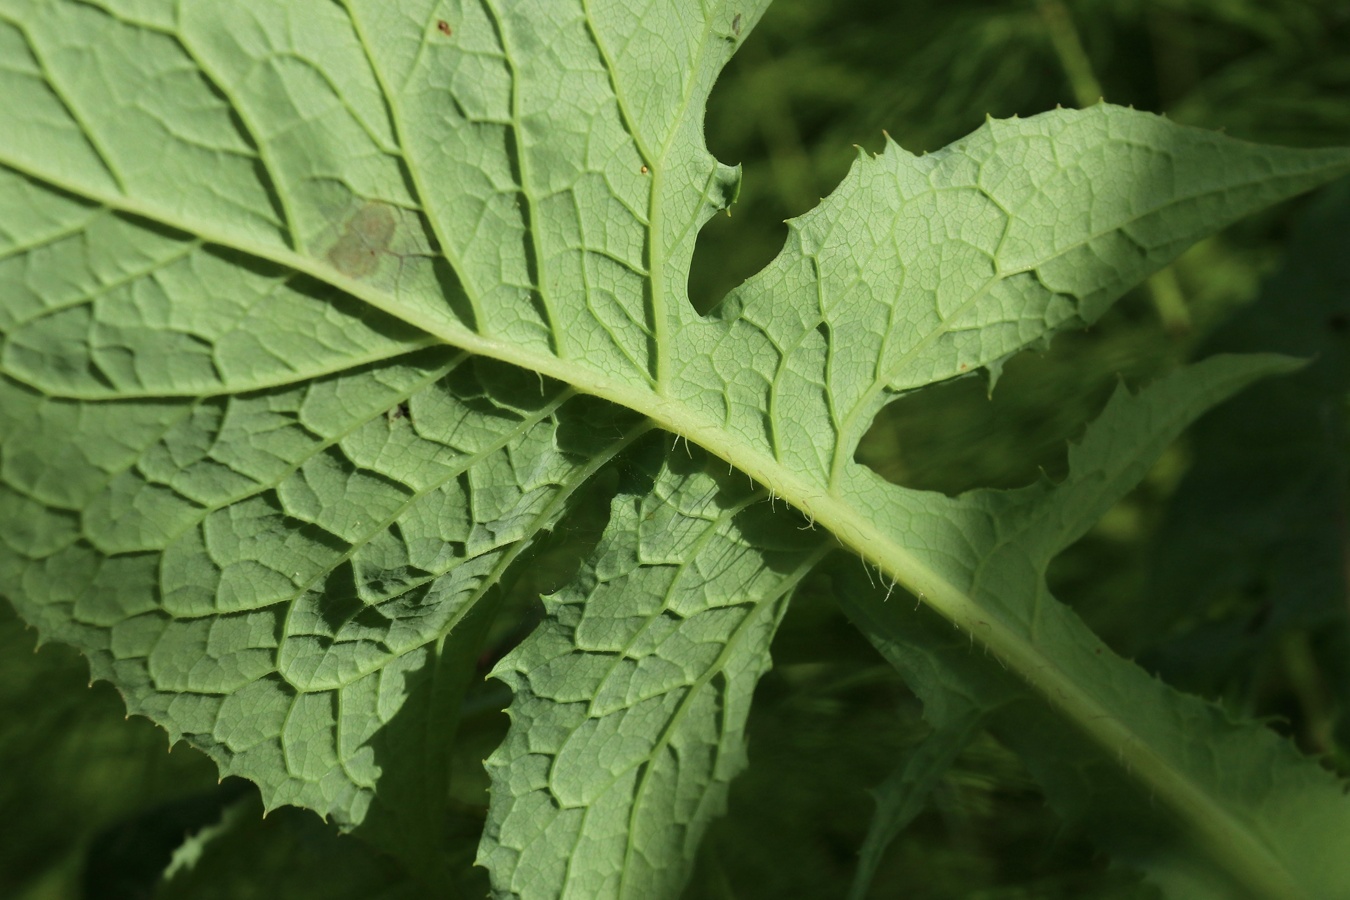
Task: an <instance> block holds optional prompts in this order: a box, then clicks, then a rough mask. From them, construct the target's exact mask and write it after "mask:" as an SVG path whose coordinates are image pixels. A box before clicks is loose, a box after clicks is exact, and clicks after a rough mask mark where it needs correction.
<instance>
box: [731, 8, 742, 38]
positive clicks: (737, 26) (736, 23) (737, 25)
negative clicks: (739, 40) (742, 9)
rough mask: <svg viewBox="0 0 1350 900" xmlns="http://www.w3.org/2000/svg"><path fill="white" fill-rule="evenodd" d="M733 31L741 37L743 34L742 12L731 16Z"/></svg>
mask: <svg viewBox="0 0 1350 900" xmlns="http://www.w3.org/2000/svg"><path fill="white" fill-rule="evenodd" d="M731 33H732V34H734V35H736V37H740V36H741V14H740V13H736V15H734V16H732V17H731Z"/></svg>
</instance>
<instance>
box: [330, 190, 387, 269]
mask: <svg viewBox="0 0 1350 900" xmlns="http://www.w3.org/2000/svg"><path fill="white" fill-rule="evenodd" d="M395 224H396V223H395V222H394V213H393V212H392V211H391V210H390V209H389V207H388V206H385V205H383V204H381V203H367V204H366V205H365V206H363V207H361V208H360V209H359V210H357V211H356V215H354V216H352V218H351V220H350V221H349V222H347V224H346V225H345V226H344V227H343V229H342V236H341V237H339V238H338V241H337V243H336V244H334V245H333V247H332V249H330V250H329V251H328V261H329V262H330V263H332V264H333V268H335V269H337V270H338V271H339V272H341V273H342V274H343V275H346V276H347V277H348V278H365V277H366V276H368V275H370V274H371V273H372V272H374V271H375V269H376V268H377V267H378V266H379V264H380V254H382V253H384V252H385V251H386V250H388V249H389V241H390V240H391V239H392V238H393V236H394V228H395Z"/></svg>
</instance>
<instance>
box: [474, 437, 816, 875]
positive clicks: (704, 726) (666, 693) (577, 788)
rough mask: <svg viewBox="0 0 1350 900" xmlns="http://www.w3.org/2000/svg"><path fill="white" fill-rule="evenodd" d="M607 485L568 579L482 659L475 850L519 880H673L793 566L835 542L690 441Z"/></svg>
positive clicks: (760, 664)
mask: <svg viewBox="0 0 1350 900" xmlns="http://www.w3.org/2000/svg"><path fill="white" fill-rule="evenodd" d="M657 449H658V450H661V451H665V453H664V454H663V455H665V456H666V462H665V464H664V465H661V464H660V462H659V457H658V460H657V465H658V466H659V471H655V472H647V473H643V474H644V476H645V477H644V478H643V480H644V481H645V482H646V484H639V485H633V486H630V487H629V488H628V489H627V490H625V491H623V492H621V494H620V496H619V497H618V498H616V500H615V501H614V505H613V509H612V511H611V517H610V525H609V529H608V531H606V533H605V538H604V540H603V541H602V542H601V544H600V546H599V547H597V548H596V551H595V554H594V556H593V557H592V558H591V559H590V560H589V561H588V562H587V564H586V565H585V566H584V567H583V569H582V571H581V573H580V574H579V575H578V577H577V581H576V582H575V584H574V585H573V586H571V587H569V588H567V589H565V590H563V591H562V592H560V593H559V594H557V595H555V596H553V597H550V598H546V604H547V607H548V617H547V618H546V619H545V621H544V623H543V624H542V625H541V626H540V628H539V629H538V630H537V631H535V633H534V634H532V635H531V636H530V637H529V638H528V639H527V640H526V641H525V642H524V643H523V644H522V645H521V646H520V647H519V648H517V649H516V650H515V651H514V652H513V653H512V654H511V655H510V656H508V657H507V658H506V659H504V660H502V662H501V663H500V664H499V665H498V667H497V669H496V670H495V671H494V673H493V674H494V675H496V676H497V677H499V678H502V679H503V680H504V681H506V683H507V684H509V685H510V686H511V688H512V690H513V691H514V692H515V701H514V702H513V703H512V705H511V718H512V726H511V731H510V733H509V734H508V735H507V738H506V741H505V742H504V743H503V744H502V746H501V748H500V749H499V750H498V751H497V752H496V753H495V754H493V756H492V758H491V759H490V760H488V770H489V771H490V772H491V773H492V775H493V791H494V795H495V799H494V803H493V807H492V815H491V817H490V818H489V821H488V825H487V830H486V832H485V834H484V849H483V853H482V857H481V861H482V863H483V864H484V865H486V866H487V867H488V868H489V869H491V870H492V873H493V881H494V885H495V886H496V887H497V889H498V891H499V892H501V893H504V894H511V895H516V896H521V897H550V896H565V897H588V898H589V897H668V896H674V895H675V894H677V893H678V891H679V889H680V887H681V886H682V885H683V884H684V881H685V879H686V878H687V877H688V873H689V870H690V867H691V866H692V864H693V860H694V855H695V852H696V851H697V849H698V843H699V839H700V838H701V837H702V835H703V832H704V830H705V828H706V827H707V825H708V823H709V822H710V821H711V819H712V818H713V817H715V816H718V815H721V813H722V812H723V810H724V808H725V805H726V800H725V798H726V791H727V785H728V783H729V782H730V781H731V779H732V777H733V776H734V775H735V774H736V773H737V772H739V771H740V769H741V768H742V767H743V766H744V765H745V747H744V736H743V733H744V728H745V719H746V715H747V714H748V713H749V710H750V698H751V695H752V694H753V692H754V688H755V683H756V682H757V681H758V680H759V677H760V675H762V674H763V673H764V671H765V670H766V669H768V667H769V642H770V640H771V639H772V637H773V633H774V630H775V629H776V628H777V625H778V621H779V619H780V618H781V617H782V614H783V610H784V607H785V605H786V603H787V600H788V596H789V594H790V592H791V591H792V589H793V588H794V587H795V586H796V584H797V582H798V581H799V580H800V579H801V578H802V576H804V575H805V574H806V573H807V572H809V571H810V570H811V568H813V567H814V566H815V564H816V563H817V562H819V560H820V558H821V557H822V556H823V555H824V554H825V553H826V552H827V551H828V550H829V549H830V546H831V545H830V543H829V542H828V541H827V540H826V539H825V538H824V536H822V535H821V534H819V533H816V532H814V531H812V530H810V529H800V528H798V527H797V524H798V523H796V522H794V521H793V520H792V518H790V517H784V516H782V515H779V514H775V512H774V511H773V509H772V507H771V504H770V502H769V500H768V498H767V496H766V494H765V492H764V491H763V490H762V489H759V490H756V489H754V487H753V486H752V485H750V484H748V483H747V482H746V480H745V479H744V477H742V476H740V475H738V474H727V472H726V470H725V469H723V470H722V472H721V473H720V474H719V473H718V472H717V469H718V463H717V462H716V461H713V460H709V459H708V458H707V457H706V455H705V454H704V453H703V452H702V451H699V452H697V453H692V452H691V453H690V454H689V455H685V453H684V452H683V451H680V450H676V451H670V450H669V449H668V447H667V446H665V445H662V446H660V447H658V448H657Z"/></svg>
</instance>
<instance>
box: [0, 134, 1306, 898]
mask: <svg viewBox="0 0 1350 900" xmlns="http://www.w3.org/2000/svg"><path fill="white" fill-rule="evenodd" d="M0 165H3V166H6V167H8V168H10V169H11V170H13V171H17V172H22V173H23V174H26V175H29V176H30V177H32V178H34V179H36V180H38V181H42V182H45V183H47V184H50V185H52V186H54V187H58V188H61V189H62V190H65V191H68V192H70V193H72V194H75V195H76V196H83V197H86V198H88V199H90V200H92V201H94V202H98V203H101V204H103V205H105V206H108V207H110V208H112V209H117V210H119V211H122V212H125V213H128V214H131V215H135V216H139V217H142V218H145V219H148V220H150V221H154V222H159V223H162V224H165V225H168V226H169V227H172V228H178V229H181V230H183V231H185V232H187V233H189V234H195V235H196V236H198V237H200V238H201V239H202V240H203V241H205V242H207V243H214V244H219V245H221V246H226V247H232V248H233V249H235V250H238V251H240V252H243V253H248V254H252V255H254V256H257V257H258V258H260V259H264V260H268V261H270V262H273V263H275V264H277V265H279V266H285V267H290V268H293V269H296V270H297V271H301V272H304V273H305V274H308V275H311V276H312V277H314V278H316V279H318V280H320V281H323V282H327V283H328V284H331V285H333V286H334V287H337V288H339V289H341V290H343V291H346V292H347V293H349V294H350V295H352V296H353V297H356V298H357V299H360V300H362V301H363V302H366V303H369V304H370V305H371V306H372V307H374V308H376V309H379V310H382V311H384V312H386V313H388V314H390V315H392V316H395V317H396V318H400V319H402V320H403V321H405V322H407V323H408V324H410V325H413V326H415V327H417V328H420V329H422V330H423V331H425V332H427V333H428V334H431V335H434V336H436V337H438V338H440V339H441V340H443V341H444V342H446V343H447V344H450V345H451V346H456V347H460V348H462V349H464V350H468V351H469V352H472V353H478V354H481V355H484V356H489V357H492V358H494V359H498V360H501V361H503V362H507V363H510V364H512V365H516V366H519V367H521V368H525V369H529V370H532V371H535V372H538V373H540V374H542V375H546V376H548V377H550V378H554V379H557V380H559V381H562V382H565V383H568V384H570V385H572V386H573V387H574V388H576V389H577V390H578V391H581V392H582V393H587V394H593V395H595V396H597V397H601V398H603V399H606V400H609V401H611V402H613V403H617V404H619V405H621V406H625V407H628V408H629V409H632V410H635V411H637V412H640V413H642V414H644V415H646V416H647V417H648V418H650V419H651V420H652V421H654V422H655V423H656V424H657V425H658V426H660V427H662V428H664V429H666V430H668V431H671V432H673V433H674V434H677V435H680V436H682V437H684V438H686V439H687V440H691V441H693V442H694V443H696V444H699V445H700V446H702V447H703V448H705V449H706V450H708V451H709V452H710V453H712V454H714V455H716V456H718V457H720V458H721V459H723V460H725V461H726V462H727V463H729V464H731V465H732V466H734V467H735V468H738V469H740V470H741V471H742V472H744V473H745V474H746V475H748V476H749V477H750V478H752V479H754V480H755V481H756V482H758V483H759V484H761V485H763V486H765V487H767V488H769V489H770V490H772V491H773V492H774V493H775V494H776V495H777V496H779V497H781V498H782V499H783V500H785V501H786V502H788V503H790V504H792V505H793V506H795V507H797V509H799V510H800V511H802V512H803V513H805V514H807V515H808V516H809V517H810V518H811V519H812V520H813V521H814V522H817V523H819V524H820V525H821V526H823V527H824V528H826V529H827V530H828V531H830V532H831V533H832V534H833V535H834V536H835V538H836V539H838V540H839V542H840V543H841V544H843V545H844V546H845V547H847V548H848V549H850V550H851V551H853V552H854V553H856V554H857V555H858V556H860V557H861V558H863V559H864V560H865V561H867V562H869V563H871V564H873V565H875V566H876V567H877V568H878V569H879V570H881V571H882V572H883V573H884V574H885V575H886V576H887V577H889V578H891V579H892V580H894V581H895V583H896V584H899V585H901V586H902V587H904V588H906V589H907V590H909V591H911V592H912V593H914V594H916V595H917V596H919V597H920V599H922V600H923V601H924V602H926V603H928V605H929V606H930V607H931V608H933V609H934V610H935V611H936V612H937V613H939V614H940V615H942V616H943V617H944V618H946V619H947V620H948V621H950V622H952V623H953V624H954V625H956V626H957V627H959V628H961V629H963V630H965V631H966V632H967V633H969V634H970V635H971V639H972V641H974V640H978V641H979V642H980V643H981V644H983V645H984V646H985V647H987V648H988V650H989V651H991V652H992V653H993V654H994V655H995V656H996V657H997V658H998V659H999V660H1000V661H1001V662H1002V663H1003V664H1004V665H1005V666H1006V667H1007V668H1009V669H1010V670H1012V671H1013V672H1014V673H1016V674H1017V675H1018V676H1020V677H1021V678H1022V679H1023V680H1024V681H1025V682H1026V683H1027V684H1028V685H1029V686H1031V687H1032V688H1033V689H1034V690H1036V691H1037V692H1039V693H1040V694H1041V695H1042V696H1043V697H1045V699H1046V700H1047V702H1049V703H1050V704H1051V705H1053V706H1056V707H1058V708H1059V709H1061V710H1062V711H1063V712H1064V714H1065V715H1066V716H1067V717H1068V718H1070V719H1072V720H1073V721H1074V722H1075V723H1076V724H1077V725H1078V727H1079V728H1081V729H1082V730H1083V731H1084V732H1085V733H1087V734H1088V735H1089V736H1090V737H1092V738H1093V739H1094V740H1095V741H1097V742H1098V743H1099V744H1100V745H1101V746H1102V747H1104V748H1107V749H1108V750H1109V752H1110V753H1111V754H1112V755H1115V754H1120V755H1121V756H1123V757H1126V758H1128V760H1129V769H1130V772H1131V773H1132V774H1136V775H1137V777H1138V779H1139V780H1141V781H1143V782H1144V783H1145V784H1146V785H1147V787H1148V788H1149V789H1150V791H1151V792H1152V794H1153V796H1154V797H1156V798H1158V799H1159V800H1160V801H1162V802H1164V803H1166V804H1167V805H1168V806H1169V807H1171V808H1172V809H1173V810H1175V811H1176V813H1177V814H1178V816H1179V817H1180V818H1182V819H1184V820H1186V821H1188V822H1190V823H1191V824H1192V825H1193V826H1194V828H1195V829H1196V833H1197V834H1199V835H1201V836H1202V837H1203V842H1204V844H1205V845H1206V846H1207V848H1209V849H1210V850H1211V851H1212V854H1213V856H1214V858H1215V859H1216V860H1218V861H1220V862H1221V863H1222V864H1224V865H1225V866H1226V867H1228V868H1229V869H1230V871H1232V872H1233V875H1234V877H1235V878H1236V879H1237V880H1238V882H1239V883H1242V884H1247V885H1251V886H1253V887H1254V888H1255V889H1257V890H1258V891H1260V892H1263V893H1264V895H1265V896H1269V897H1272V898H1290V900H1296V898H1297V900H1301V898H1303V896H1304V895H1303V894H1302V893H1301V892H1300V890H1299V888H1298V886H1297V882H1296V881H1295V880H1294V879H1293V877H1292V876H1291V875H1290V874H1289V873H1288V872H1287V871H1286V870H1285V868H1284V867H1283V866H1282V865H1281V864H1280V863H1279V861H1278V860H1276V859H1275V858H1274V857H1273V856H1272V855H1271V854H1270V852H1269V851H1268V849H1267V848H1266V847H1265V846H1264V845H1263V844H1262V843H1261V841H1260V840H1258V839H1257V838H1256V836H1254V835H1252V834H1251V833H1249V832H1248V831H1247V829H1245V828H1244V827H1243V826H1242V824H1241V823H1240V822H1237V821H1234V820H1232V819H1231V818H1230V816H1229V815H1228V813H1227V811H1226V810H1224V808H1223V807H1222V806H1221V805H1219V804H1218V803H1216V802H1215V801H1214V800H1213V799H1212V798H1211V797H1210V796H1209V795H1208V794H1207V793H1206V792H1205V791H1204V790H1203V789H1202V788H1200V787H1199V786H1198V785H1195V784H1192V783H1191V782H1190V781H1189V780H1188V779H1186V778H1185V777H1184V775H1183V774H1182V773H1180V772H1178V771H1176V770H1175V769H1174V768H1173V767H1172V766H1170V765H1169V764H1168V763H1167V762H1166V760H1164V759H1163V758H1162V757H1160V756H1159V755H1158V754H1156V753H1155V752H1153V751H1151V750H1148V749H1146V748H1147V745H1146V744H1145V743H1144V741H1142V740H1141V739H1140V738H1139V737H1138V736H1136V735H1135V734H1134V733H1133V732H1131V731H1130V730H1129V729H1128V728H1126V727H1125V726H1124V725H1123V724H1121V723H1120V722H1119V721H1118V720H1117V719H1116V718H1115V717H1114V715H1113V714H1112V712H1111V710H1110V709H1109V708H1108V707H1106V706H1104V705H1102V704H1101V703H1100V702H1099V701H1098V700H1097V699H1096V698H1095V697H1093V696H1092V695H1091V694H1090V693H1088V692H1087V691H1086V690H1084V689H1083V688H1082V687H1080V686H1079V685H1076V684H1074V683H1073V682H1072V681H1071V680H1069V679H1068V678H1067V677H1065V676H1064V675H1063V673H1061V672H1060V670H1059V668H1058V666H1057V665H1056V664H1055V661H1054V660H1053V659H1051V658H1050V657H1048V656H1046V655H1044V654H1043V653H1041V652H1040V651H1039V650H1038V649H1036V648H1035V647H1034V646H1032V645H1031V644H1030V643H1029V642H1028V641H1027V640H1026V639H1024V638H1023V637H1021V636H1020V635H1018V634H1016V633H1015V632H1013V631H1012V630H1011V629H1010V628H1008V627H1007V626H1006V625H1004V624H1002V623H1001V622H1000V621H999V620H998V619H997V617H992V616H990V615H989V614H988V613H987V612H986V611H985V610H983V609H981V608H980V606H979V605H978V604H976V603H975V602H974V600H972V599H971V598H970V597H968V596H967V595H966V594H965V593H964V592H962V591H961V590H960V589H958V588H957V587H956V586H955V585H953V584H951V583H950V582H948V581H947V580H945V579H943V578H942V577H941V576H939V575H938V574H937V573H936V572H934V571H933V570H932V569H930V568H929V567H928V566H926V565H924V564H923V563H921V562H920V561H919V560H917V559H916V558H915V557H914V556H913V555H912V554H910V553H909V551H908V550H906V549H905V548H904V547H903V546H901V545H900V544H899V543H897V542H895V541H894V540H893V539H891V538H890V537H889V536H887V535H886V534H884V533H883V532H882V531H881V529H879V528H878V527H877V526H876V525H875V524H874V523H872V522H870V521H869V520H868V519H866V518H865V517H863V516H861V515H859V513H858V512H857V510H855V509H853V508H852V507H850V506H848V505H847V504H846V503H844V502H843V501H842V500H841V499H840V498H838V497H837V496H833V495H831V494H830V493H828V492H827V491H826V489H825V488H824V487H823V486H821V485H818V484H814V483H811V482H808V481H806V480H805V479H804V478H802V477H801V476H800V475H798V474H797V473H794V472H792V471H790V470H788V469H787V468H786V467H785V466H783V465H782V464H781V463H779V462H778V461H777V460H776V459H773V458H772V457H771V456H769V455H767V454H765V453H763V452H761V451H758V450H756V449H755V448H753V447H749V446H746V445H743V444H737V443H736V442H735V441H734V440H729V439H728V438H729V435H728V433H727V432H726V430H725V429H723V428H722V427H721V426H720V425H719V424H718V423H717V422H715V421H713V420H711V419H706V418H704V417H703V416H701V415H698V414H697V413H694V412H693V411H692V410H690V409H689V408H688V407H687V406H685V405H684V404H683V403H680V402H679V401H676V400H673V399H671V398H669V397H664V396H661V395H658V394H656V393H655V392H653V391H651V390H647V389H643V388H635V387H634V386H633V382H632V381H631V380H623V379H617V378H608V377H606V376H604V375H601V374H599V373H596V372H593V371H590V370H588V369H586V368H584V367H583V366H581V365H579V364H577V363H572V362H567V361H564V360H561V359H558V358H557V357H553V356H549V355H546V354H542V353H538V352H537V351H534V350H531V349H528V348H525V347H521V346H519V345H516V344H512V343H510V342H509V341H503V340H499V339H496V338H491V337H485V336H482V335H479V334H475V333H474V332H471V331H469V330H468V329H466V328H464V327H463V326H462V325H460V324H459V323H458V322H456V321H455V320H454V319H452V318H451V317H450V316H449V315H448V314H447V315H444V316H435V315H433V314H432V311H431V309H430V308H429V307H428V308H427V309H412V308H407V307H405V306H402V305H400V304H399V303H398V302H397V301H396V299H395V298H392V297H389V296H387V295H385V294H383V293H381V292H379V291H376V290H374V289H372V288H371V286H370V285H368V284H365V283H364V282H360V281H357V280H355V279H351V278H348V277H346V276H344V275H341V274H340V273H338V272H335V271H334V270H332V269H331V268H329V267H328V266H326V265H323V264H321V263H320V262H319V261H318V260H314V259H310V258H307V257H303V256H300V255H299V254H297V253H294V252H292V251H290V250H288V249H286V248H284V247H278V246H276V245H270V246H269V245H264V244H260V243H258V242H256V241H249V240H241V239H239V237H238V236H235V235H229V234H226V233H223V232H219V231H217V230H215V229H212V228H210V227H207V226H205V225H203V224H202V223H190V224H188V223H182V222H177V221H175V220H174V218H173V217H171V216H165V215H164V214H163V211H162V210H160V209H158V208H156V207H154V206H151V205H148V204H143V203H138V202H137V201H135V200H132V199H129V198H125V197H118V196H111V195H105V194H102V193H100V192H95V191H90V190H89V189H88V187H87V186H85V185H79V184H75V183H71V182H69V181H67V180H65V179H61V178H59V177H56V176H53V175H49V174H47V173H42V172H36V171H32V170H31V169H30V168H28V167H24V166H20V165H17V164H15V163H13V162H12V161H11V160H7V159H0ZM1122 748H1129V749H1122Z"/></svg>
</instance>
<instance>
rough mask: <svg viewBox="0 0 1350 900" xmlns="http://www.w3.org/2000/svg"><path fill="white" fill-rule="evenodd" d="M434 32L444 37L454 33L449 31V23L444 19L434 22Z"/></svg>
mask: <svg viewBox="0 0 1350 900" xmlns="http://www.w3.org/2000/svg"><path fill="white" fill-rule="evenodd" d="M436 30H437V31H439V32H440V33H441V34H443V35H445V36H446V37H449V36H450V35H452V34H454V31H452V30H451V29H450V23H449V22H447V21H445V20H444V19H437V20H436Z"/></svg>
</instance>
